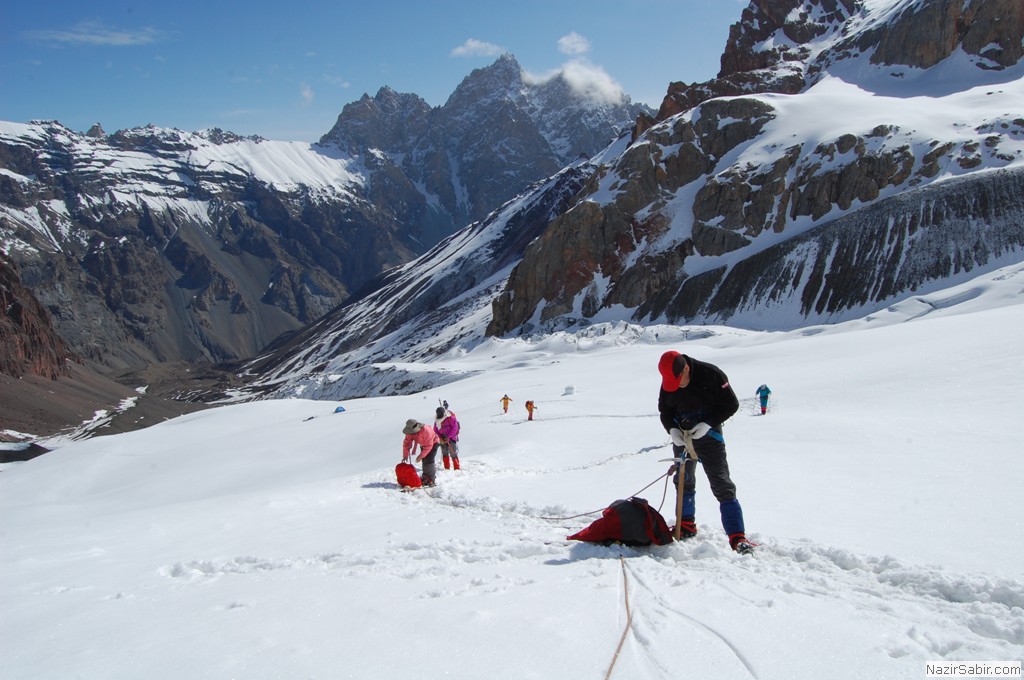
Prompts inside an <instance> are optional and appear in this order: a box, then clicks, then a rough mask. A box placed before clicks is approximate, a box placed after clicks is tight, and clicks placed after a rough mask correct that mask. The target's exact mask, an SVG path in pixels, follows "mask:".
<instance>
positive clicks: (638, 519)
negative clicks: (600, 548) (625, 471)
mask: <svg viewBox="0 0 1024 680" xmlns="http://www.w3.org/2000/svg"><path fill="white" fill-rule="evenodd" d="M566 538H567V539H568V540H570V541H586V542H588V543H600V544H601V545H611V544H612V543H622V544H623V545H629V546H644V545H651V544H652V543H653V544H654V545H667V544H669V543H671V542H672V540H673V539H672V532H670V531H669V529H668V524H666V523H665V518H664V517H662V516H661V513H660V512H658V511H657V510H655V509H654V508H652V507H651V506H650V505H648V503H647V501H646V500H644V499H643V498H637V497H635V496H634V497H632V498H629V499H627V500H624V501H622V500H620V501H615V502H614V503H612V504H611V505H609V506H608V507H607V508H605V509H604V512H603V513H602V515H601V517H600V518H599V519H597V520H594V522H593V523H592V524H591V525H590V526H589V527H587V528H586V529H584V530H583V531H580V532H577V533H575V534H573V535H572V536H567V537H566Z"/></svg>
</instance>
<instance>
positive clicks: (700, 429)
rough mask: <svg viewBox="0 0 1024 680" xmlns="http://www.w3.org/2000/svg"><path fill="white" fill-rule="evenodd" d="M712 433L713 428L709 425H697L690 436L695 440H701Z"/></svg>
mask: <svg viewBox="0 0 1024 680" xmlns="http://www.w3.org/2000/svg"><path fill="white" fill-rule="evenodd" d="M710 431H711V426H710V425H708V424H707V423H697V424H696V425H694V426H693V429H692V430H690V436H691V437H693V438H694V439H700V438H701V437H703V436H704V435H706V434H707V433H708V432H710Z"/></svg>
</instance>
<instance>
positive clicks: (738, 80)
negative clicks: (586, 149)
mask: <svg viewBox="0 0 1024 680" xmlns="http://www.w3.org/2000/svg"><path fill="white" fill-rule="evenodd" d="M890 10H892V11H895V16H890V15H885V14H882V15H874V14H872V13H869V12H866V11H865V6H864V3H863V2H861V1H860V0H755V1H754V2H751V3H750V5H749V6H748V7H747V8H746V9H744V10H743V14H742V16H741V18H740V21H738V22H737V23H735V24H733V25H732V26H731V27H730V29H729V38H728V41H727V42H726V46H725V50H724V51H723V53H722V58H721V69H720V70H719V73H718V76H717V77H716V78H714V79H712V80H709V81H707V82H703V83H693V84H686V83H681V82H675V83H672V84H670V85H669V88H668V92H667V94H666V95H665V98H664V100H663V101H662V104H661V107H660V108H659V110H658V113H657V115H656V116H655V117H643V116H642V117H640V118H639V119H638V120H637V124H636V126H635V127H634V131H633V139H637V138H638V137H639V136H640V135H641V134H642V133H643V132H645V131H646V130H648V129H649V128H650V127H651V126H652V125H653V124H654V123H656V122H658V121H663V120H666V119H668V118H669V117H671V116H674V115H677V114H679V113H683V112H685V111H689V110H691V109H693V108H694V107H696V106H699V105H700V104H701V103H703V102H705V101H708V100H710V99H713V98H716V97H726V96H729V97H734V96H742V95H745V94H746V95H749V94H763V93H770V92H771V93H779V94H796V93H798V92H801V91H803V90H804V89H806V88H807V87H809V86H811V85H813V84H814V83H815V82H817V80H818V79H819V78H820V77H821V75H822V74H823V73H825V72H827V70H828V67H829V66H830V65H831V64H834V63H836V62H839V61H842V60H844V59H849V58H850V57H851V56H857V55H860V54H868V55H870V62H871V63H873V64H878V65H887V66H906V67H911V68H917V69H927V68H930V67H932V66H934V65H936V64H938V63H939V62H941V61H943V60H944V59H946V58H948V57H949V56H951V55H952V54H953V53H954V52H955V51H956V50H958V49H962V50H963V51H964V52H965V53H966V54H968V55H975V56H978V57H981V58H983V59H984V60H985V62H984V63H983V64H982V67H983V68H991V69H1002V68H1006V67H1009V66H1012V65H1014V64H1016V63H1017V62H1018V61H1020V59H1021V56H1022V55H1024V3H1020V2H1018V1H1017V0H930V1H929V2H923V3H916V2H915V3H904V4H903V5H902V6H898V5H897V6H895V8H890ZM852 19H856V20H858V21H859V22H861V23H862V24H864V25H865V26H863V27H861V28H859V29H858V30H855V31H854V30H850V25H851V20H852Z"/></svg>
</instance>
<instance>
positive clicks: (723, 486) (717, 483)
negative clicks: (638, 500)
mask: <svg viewBox="0 0 1024 680" xmlns="http://www.w3.org/2000/svg"><path fill="white" fill-rule="evenodd" d="M658 372H659V373H661V391H660V392H659V393H658V413H659V414H660V415H661V424H662V425H663V426H664V427H665V430H666V431H667V432H668V433H669V435H670V436H671V437H672V451H673V452H674V453H675V456H676V458H682V459H685V462H684V463H683V486H682V495H681V497H680V498H677V506H676V507H677V508H678V509H679V513H678V514H679V519H680V522H679V525H678V528H677V532H678V536H679V537H681V538H691V537H693V536H696V535H697V524H696V522H695V521H694V514H695V511H696V502H695V497H696V490H695V486H696V468H697V461H698V460H699V461H700V462H701V464H702V465H703V466H704V473H705V474H706V475H707V476H708V482H709V483H710V484H711V492H712V493H713V494H714V495H715V498H716V499H718V503H719V507H720V510H721V515H722V527H723V528H724V529H725V533H726V534H728V535H729V545H730V546H731V547H732V549H733V550H735V551H737V552H740V553H744V554H746V553H750V552H753V550H754V547H753V544H752V543H750V542H749V541H748V540H747V537H746V534H745V529H744V526H743V509H742V508H741V507H740V502H739V501H738V500H736V485H735V484H733V482H732V479H731V478H730V477H729V463H728V461H726V456H725V437H724V436H723V435H722V423H724V422H725V421H726V420H728V419H729V418H730V417H731V416H732V415H733V414H734V413H736V411H737V410H738V409H739V407H740V403H739V400H738V399H737V398H736V393H735V392H733V389H732V387H731V386H730V385H729V378H727V377H726V375H725V373H723V372H722V369H720V368H718V367H717V366H715V365H713V364H709V363H707V362H704V361H698V360H696V359H694V358H693V357H688V356H686V355H685V354H680V353H679V352H675V351H669V352H665V353H664V354H662V355H661V359H660V360H659V361H658ZM678 474H679V470H678V468H677V470H676V475H677V477H676V484H677V489H678Z"/></svg>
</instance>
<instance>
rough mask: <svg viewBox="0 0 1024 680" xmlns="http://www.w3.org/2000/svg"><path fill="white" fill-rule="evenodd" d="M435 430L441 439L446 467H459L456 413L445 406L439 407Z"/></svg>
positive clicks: (442, 456) (442, 455)
mask: <svg viewBox="0 0 1024 680" xmlns="http://www.w3.org/2000/svg"><path fill="white" fill-rule="evenodd" d="M435 415H436V419H435V420H434V432H436V433H437V437H438V439H440V440H441V461H442V462H443V463H444V469H445V470H449V469H451V468H452V467H454V468H455V469H456V470H458V469H460V468H459V421H458V419H457V418H456V417H455V414H454V413H452V412H451V411H449V410H448V409H446V408H445V407H443V406H438V407H437V412H436V413H435Z"/></svg>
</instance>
